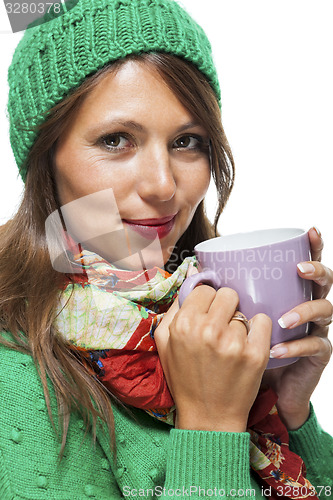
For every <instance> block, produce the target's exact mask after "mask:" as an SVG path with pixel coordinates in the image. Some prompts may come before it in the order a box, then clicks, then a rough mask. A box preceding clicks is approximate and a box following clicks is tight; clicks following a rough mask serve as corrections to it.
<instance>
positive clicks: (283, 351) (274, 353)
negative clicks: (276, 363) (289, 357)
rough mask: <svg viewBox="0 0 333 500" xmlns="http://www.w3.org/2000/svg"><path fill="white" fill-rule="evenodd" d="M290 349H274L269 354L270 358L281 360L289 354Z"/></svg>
mask: <svg viewBox="0 0 333 500" xmlns="http://www.w3.org/2000/svg"><path fill="white" fill-rule="evenodd" d="M287 352H288V349H287V348H286V347H272V349H271V350H270V352H269V357H270V358H271V359H272V358H280V357H281V356H283V355H284V354H287Z"/></svg>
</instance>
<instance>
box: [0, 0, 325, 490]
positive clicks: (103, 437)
mask: <svg viewBox="0 0 333 500" xmlns="http://www.w3.org/2000/svg"><path fill="white" fill-rule="evenodd" d="M9 83H10V95H9V104H8V112H9V117H10V123H11V143H12V148H13V151H14V155H15V158H16V161H17V164H18V167H19V170H20V173H21V175H22V178H23V179H24V180H25V183H26V188H25V194H24V199H23V201H22V205H21V207H20V208H19V210H18V213H17V214H16V216H15V217H14V218H13V219H12V220H11V221H9V222H8V223H7V224H6V225H5V226H3V228H2V230H1V257H2V258H1V260H0V262H1V267H0V269H1V271H0V273H1V314H0V316H1V320H2V328H3V334H2V341H1V342H2V345H1V360H2V364H1V367H2V369H1V386H2V391H1V395H2V405H1V412H0V418H1V426H0V429H1V442H0V443H1V444H0V449H1V476H0V477H1V480H0V481H1V482H0V485H1V486H0V489H1V492H2V497H3V498H5V499H6V498H34V499H37V498H59V499H67V498H68V499H69V498H70V499H73V498H77V499H82V498H85V497H92V498H98V499H104V498H105V499H106V498H114V499H116V498H122V497H126V496H153V497H154V496H155V497H158V496H165V497H171V496H178V497H186V496H189V495H191V496H192V497H193V498H195V497H199V496H203V494H204V492H205V493H206V495H209V496H213V495H214V496H220V497H223V496H233V497H235V498H238V497H242V496H245V495H247V494H250V493H246V492H249V491H252V490H253V491H254V492H255V494H256V495H257V496H266V497H268V498H269V497H272V498H278V497H283V495H284V496H285V497H286V498H288V497H289V498H304V497H305V498H306V497H310V496H312V497H313V498H316V497H317V498H319V496H322V497H330V495H331V483H332V476H331V462H332V451H333V442H332V438H331V437H330V436H328V435H327V434H325V433H324V432H323V431H322V430H321V429H320V427H319V425H318V423H317V421H316V418H315V414H314V411H313V408H312V407H311V406H310V403H309V401H310V396H311V393H312V391H313V390H314V388H315V386H316V384H317V383H318V381H319V378H320V375H321V373H322V371H323V369H324V367H325V365H326V364H327V363H328V361H329V358H330V355H331V346H330V343H329V341H328V339H327V330H328V328H327V325H328V324H329V322H330V320H331V316H332V305H331V304H330V303H329V302H328V301H327V300H326V299H325V298H324V297H325V296H326V295H327V293H328V291H329V289H330V287H331V285H332V281H333V277H332V271H331V270H329V269H328V268H326V267H325V266H323V265H322V264H321V263H320V262H319V259H320V252H321V248H322V240H321V237H320V235H319V234H317V233H316V231H315V230H314V229H311V230H310V231H309V237H310V241H311V245H312V253H313V259H314V262H312V263H311V265H312V266H313V267H314V270H312V272H311V270H310V272H309V268H308V269H307V268H306V267H303V270H304V273H303V272H301V271H299V274H300V276H301V277H303V278H304V279H311V280H313V281H315V283H316V289H315V298H316V299H317V300H314V301H312V302H311V303H310V304H302V305H300V306H299V307H297V308H295V309H294V310H293V314H294V316H293V317H294V319H295V313H296V314H299V319H298V321H297V324H300V323H304V322H308V321H312V323H313V329H312V335H311V336H309V337H308V338H306V339H303V340H302V341H294V342H290V343H288V344H286V345H283V346H282V347H284V348H285V349H286V348H287V352H286V351H281V350H280V351H278V348H277V347H275V348H273V349H272V353H271V355H272V356H280V357H281V356H284V357H293V356H300V357H301V358H302V359H301V360H300V361H299V362H298V363H296V364H294V365H290V366H289V367H287V368H285V369H283V370H277V371H274V372H270V373H268V375H267V374H266V375H265V380H264V382H262V379H263V375H264V371H265V367H266V364H267V361H268V357H269V354H270V350H269V345H270V333H271V321H270V319H269V318H268V317H267V316H265V315H257V316H255V317H254V318H252V319H251V320H250V328H251V330H250V336H248V331H247V328H246V326H247V322H246V321H245V322H244V323H245V324H243V323H242V322H240V321H236V320H235V318H234V316H235V313H236V311H237V305H238V297H237V294H236V292H234V291H233V290H231V289H228V288H224V289H221V290H219V291H217V292H216V291H215V290H213V289H212V288H210V287H207V286H204V285H203V286H200V287H198V288H197V289H195V290H194V291H193V292H192V293H191V294H190V295H189V297H188V298H187V299H186V301H185V302H184V305H183V306H182V308H181V310H178V309H179V308H178V301H177V299H176V296H177V291H178V289H179V286H180V284H181V283H182V281H183V279H184V278H185V276H186V274H191V273H193V272H195V270H194V269H193V263H194V262H195V259H194V258H193V257H191V255H192V252H193V247H194V245H195V244H196V243H198V242H200V241H203V240H204V239H207V238H210V237H212V236H214V235H216V225H217V221H218V217H219V214H220V212H221V211H222V209H223V207H224V205H225V203H226V201H227V199H228V196H229V194H230V191H231V188H232V184H233V159H232V154H231V151H230V148H229V146H228V143H227V140H226V137H225V135H224V131H223V128H222V125H221V122H220V109H219V97H220V94H219V86H218V81H217V77H216V72H215V68H214V65H213V63H212V59H211V52H210V45H209V42H208V40H207V38H206V36H205V34H204V33H203V32H202V30H201V29H200V28H199V27H198V26H197V25H196V24H195V23H194V21H193V20H192V19H191V18H190V17H189V16H188V15H187V14H186V13H185V12H184V11H183V10H182V9H181V8H180V7H179V5H178V4H176V3H175V2H174V1H172V0H140V1H139V0H137V1H136V0H132V1H128V0H118V1H112V0H109V1H107V0H94V1H91V0H80V1H79V2H78V4H77V5H76V6H74V7H73V8H72V9H71V10H68V12H66V13H65V14H64V15H63V16H55V18H54V19H52V20H48V22H47V23H45V24H41V25H39V26H36V27H34V28H30V29H29V30H27V32H26V33H25V36H24V38H23V39H22V41H21V42H20V44H19V46H18V48H17V50H16V52H15V54H14V57H13V62H12V65H11V68H10V70H9ZM210 175H213V178H214V181H215V184H216V187H217V190H218V194H219V207H218V211H217V215H216V218H215V223H214V226H212V225H211V224H210V223H209V221H208V220H207V219H206V217H205V213H204V208H203V199H204V196H205V193H206V191H207V188H208V184H209V180H210ZM156 236H157V237H156ZM308 264H310V263H308ZM163 266H164V267H165V269H166V271H164V270H163ZM303 266H305V263H303ZM168 271H169V272H168ZM171 272H172V274H171ZM171 304H172V305H171ZM285 322H287V318H286V317H285ZM286 326H287V324H286ZM292 326H293V325H290V327H292ZM154 336H155V340H156V344H157V346H156V344H155V340H154ZM280 347H281V346H280ZM157 349H158V350H157ZM162 366H163V371H164V374H165V376H164V375H163V373H162ZM267 384H269V385H270V388H267ZM260 386H261V389H260ZM259 389H260V391H259ZM273 389H274V391H273ZM275 403H276V404H277V408H278V413H277V411H276V409H275V406H274V405H275ZM251 408H252V409H251ZM250 410H251V411H250ZM287 431H289V432H287ZM250 437H251V441H250ZM288 440H290V447H289V446H288ZM303 460H304V462H305V465H306V467H307V469H308V470H307V473H306V471H305V467H304V464H303ZM251 468H252V471H251ZM314 488H317V492H316V493H315V491H314ZM251 494H252V496H253V495H254V493H251Z"/></svg>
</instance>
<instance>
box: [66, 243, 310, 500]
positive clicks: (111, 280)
mask: <svg viewBox="0 0 333 500" xmlns="http://www.w3.org/2000/svg"><path fill="white" fill-rule="evenodd" d="M83 257H84V252H82V253H81V254H80V255H79V256H76V257H75V258H76V261H77V262H79V261H81V262H82V258H83ZM89 258H90V261H89V262H90V263H88V264H87V262H86V263H85V265H84V269H85V270H87V269H88V268H89V272H88V273H87V272H85V273H84V274H83V275H70V276H69V279H68V283H66V287H67V288H68V287H69V288H70V287H73V289H74V291H73V290H72V292H73V293H74V295H75V286H76V287H78V288H79V289H81V288H82V289H83V290H85V291H88V289H89V287H91V286H94V287H96V284H97V286H100V287H101V289H102V290H103V293H108V294H112V293H119V291H120V290H127V291H128V293H129V294H130V295H128V293H127V295H126V300H128V298H131V299H132V300H133V297H132V296H131V295H133V296H135V294H131V290H135V289H136V287H137V286H139V288H140V287H141V286H142V283H143V281H144V280H145V279H146V280H147V279H149V280H150V281H149V283H150V282H151V283H153V280H154V277H155V276H156V273H157V270H156V269H155V270H149V272H147V273H146V274H145V273H143V272H142V271H141V272H137V271H126V270H125V271H124V270H119V269H115V268H114V267H113V266H110V265H109V264H108V263H107V262H106V261H104V260H103V259H102V258H101V257H98V256H96V254H95V255H94V259H93V261H92V260H91V255H90V256H89ZM96 259H97V260H96ZM192 259H193V258H191V259H190V260H192ZM96 262H97V263H98V265H96ZM158 272H159V273H162V274H163V277H164V278H165V279H168V278H170V280H171V277H172V276H171V274H169V273H166V272H165V271H164V270H160V269H158ZM106 276H107V280H106V281H105V277H106ZM95 278H96V279H95ZM177 280H178V278H177ZM92 282H93V283H94V285H92ZM176 285H177V286H176V289H175V287H174V285H173V288H172V287H170V288H168V292H167V293H166V294H165V295H164V297H163V300H160V299H158V300H157V301H154V300H153V299H152V295H151V294H150V295H149V298H148V300H142V299H141V304H139V303H138V302H137V301H136V300H134V302H133V303H134V304H135V307H137V308H138V311H139V312H140V320H139V322H137V323H136V327H135V328H133V331H132V332H131V335H129V336H128V340H127V341H126V342H125V343H123V344H122V346H121V348H107V349H91V348H87V347H86V346H85V345H84V344H83V345H82V343H81V345H80V341H77V342H73V337H72V338H71V343H70V345H69V346H70V348H71V349H72V350H73V351H74V352H75V353H76V355H78V356H80V358H81V359H82V360H83V361H84V362H85V363H86V366H87V368H88V369H90V370H93V373H94V375H95V376H96V377H97V378H98V379H99V380H100V381H101V382H102V383H103V384H104V385H105V387H106V388H107V389H108V390H109V391H110V392H111V393H112V394H113V395H114V396H116V397H117V398H118V399H119V400H120V401H122V402H123V403H125V404H126V405H129V406H133V407H135V408H140V409H143V410H145V411H147V412H148V413H149V414H150V415H152V416H153V417H155V418H157V419H160V420H163V421H165V422H168V423H172V422H171V421H170V415H172V416H173V417H174V415H175V406H174V401H173V399H172V397H171V394H170V392H169V389H168V386H167V383H166V379H165V377H164V374H163V369H162V365H161V362H160V359H159V356H158V352H157V348H156V343H155V341H154V331H155V329H156V326H157V325H158V324H159V322H160V321H161V319H162V317H163V313H164V312H166V311H167V309H168V308H169V307H170V305H171V303H172V302H173V301H174V299H175V298H176V296H177V293H178V289H179V285H180V283H179V280H178V281H176ZM66 287H65V288H66ZM149 290H150V291H151V290H152V288H151V287H149ZM81 291H82V290H81ZM142 304H144V306H143V305H142ZM72 333H73V332H72ZM276 401H277V396H276V394H275V393H274V391H273V390H272V389H270V388H269V389H266V390H264V391H260V392H259V394H258V397H257V399H256V401H255V403H254V405H253V407H252V409H251V412H250V415H249V420H248V429H247V431H248V432H249V433H250V435H251V446H250V463H251V467H252V469H253V470H254V471H255V473H256V474H258V476H259V477H260V480H261V482H262V484H263V485H264V489H265V490H266V491H267V490H268V491H269V494H270V497H269V498H271V499H273V500H278V499H301V498H303V499H304V498H308V497H311V498H313V499H317V500H318V497H317V496H315V490H314V488H313V486H312V485H311V484H310V482H309V481H308V480H307V479H306V469H305V465H304V462H303V461H302V459H301V458H300V457H299V456H298V455H296V454H295V453H293V452H292V451H291V450H290V448H289V436H288V431H287V429H286V427H285V426H284V424H283V423H282V421H281V419H280V418H279V415H278V412H277V410H276V406H275V404H276Z"/></svg>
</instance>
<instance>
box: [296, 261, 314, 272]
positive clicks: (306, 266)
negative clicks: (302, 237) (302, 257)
mask: <svg viewBox="0 0 333 500" xmlns="http://www.w3.org/2000/svg"><path fill="white" fill-rule="evenodd" d="M297 267H298V269H299V270H300V271H301V273H303V274H312V273H314V272H315V267H314V266H313V265H312V264H310V263H309V262H301V263H300V264H297Z"/></svg>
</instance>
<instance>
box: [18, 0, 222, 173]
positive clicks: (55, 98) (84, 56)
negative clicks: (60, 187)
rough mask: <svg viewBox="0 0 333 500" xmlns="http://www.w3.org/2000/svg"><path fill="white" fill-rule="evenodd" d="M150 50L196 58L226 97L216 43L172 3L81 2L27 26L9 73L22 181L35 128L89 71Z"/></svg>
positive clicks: (155, 0) (162, 0) (153, 0)
mask: <svg viewBox="0 0 333 500" xmlns="http://www.w3.org/2000/svg"><path fill="white" fill-rule="evenodd" d="M65 5H68V6H70V2H68V3H67V4H65ZM47 19H52V14H48V17H47ZM147 52H164V53H168V54H173V55H175V56H178V57H180V58H183V59H185V60H187V61H190V62H191V63H193V64H194V65H195V66H196V67H197V68H198V69H199V70H200V71H201V72H202V73H203V74H204V75H205V76H206V77H207V79H208V81H209V82H210V84H211V86H212V88H213V89H214V91H215V93H216V96H217V99H218V101H220V88H219V83H218V78H217V73H216V69H215V66H214V63H213V59H212V52H211V46H210V42H209V40H208V39H207V36H206V34H205V33H204V31H203V30H202V28H201V27H200V26H199V25H198V24H197V23H196V22H195V21H194V20H193V19H192V18H191V17H190V16H189V15H188V13H187V12H186V11H185V10H184V9H183V8H182V7H180V5H179V4H178V3H177V2H175V1H174V0H79V1H78V3H77V4H76V5H75V6H74V7H73V8H71V9H70V10H69V9H68V10H67V12H66V13H64V14H63V15H61V16H59V15H58V16H56V15H55V14H54V18H53V19H52V20H48V22H46V23H42V24H38V25H37V26H34V27H30V28H29V29H27V30H26V32H25V33H24V36H23V38H22V39H21V40H20V42H19V44H18V46H17V48H16V50H15V53H14V56H13V60H12V64H11V66H10V68H9V71H8V83H9V100H8V118H9V121H10V142H11V146H12V149H13V152H14V156H15V160H16V163H17V165H18V168H19V171H20V174H21V177H22V179H23V180H25V178H26V168H27V165H26V160H27V156H28V153H29V150H30V149H31V147H32V145H33V144H34V142H35V140H36V137H37V132H36V130H32V127H36V126H37V125H40V124H41V123H43V122H44V121H45V120H46V119H47V114H48V112H49V111H50V109H51V108H52V107H53V106H54V105H55V104H57V103H58V102H60V101H61V100H62V99H63V98H64V97H65V96H67V95H68V94H69V93H70V92H71V91H72V90H73V89H75V88H77V87H78V86H79V85H80V84H81V83H82V82H83V81H84V80H85V79H86V77H87V76H89V75H92V74H93V73H95V72H96V71H97V70H99V69H100V68H102V67H103V66H105V65H106V64H107V63H110V62H112V61H116V60H118V59H123V58H124V57H126V56H127V55H130V54H139V53H147Z"/></svg>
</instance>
